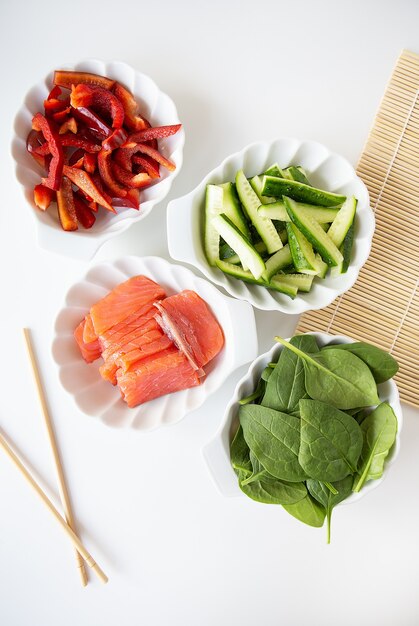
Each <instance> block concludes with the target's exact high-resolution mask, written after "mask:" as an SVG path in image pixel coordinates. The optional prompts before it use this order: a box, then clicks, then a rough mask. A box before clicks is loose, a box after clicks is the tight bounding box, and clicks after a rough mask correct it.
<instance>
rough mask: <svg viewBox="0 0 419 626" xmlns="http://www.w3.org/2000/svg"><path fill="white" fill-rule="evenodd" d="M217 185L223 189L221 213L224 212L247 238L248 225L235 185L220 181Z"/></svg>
mask: <svg viewBox="0 0 419 626" xmlns="http://www.w3.org/2000/svg"><path fill="white" fill-rule="evenodd" d="M218 187H221V189H222V190H223V213H225V214H226V215H227V217H229V218H230V219H231V221H232V222H233V224H235V225H236V226H237V228H238V229H239V230H240V231H241V232H242V233H243V235H244V236H245V237H247V238H248V239H249V237H250V232H249V227H248V225H247V221H246V218H245V216H244V213H243V210H242V207H241V204H240V200H239V197H238V195H237V191H236V185H235V184H234V183H222V184H221V185H218Z"/></svg>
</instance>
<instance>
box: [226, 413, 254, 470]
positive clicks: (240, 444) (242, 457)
mask: <svg viewBox="0 0 419 626" xmlns="http://www.w3.org/2000/svg"><path fill="white" fill-rule="evenodd" d="M249 453H250V450H249V446H248V445H247V443H246V441H245V438H244V437H243V429H242V427H241V426H240V424H239V427H238V428H237V431H236V434H235V435H234V437H233V441H232V442H231V444H230V461H231V465H232V466H233V469H234V471H235V472H236V474H237V475H238V473H239V472H242V473H243V474H245V475H246V476H250V475H251V473H252V463H251V461H250V456H249Z"/></svg>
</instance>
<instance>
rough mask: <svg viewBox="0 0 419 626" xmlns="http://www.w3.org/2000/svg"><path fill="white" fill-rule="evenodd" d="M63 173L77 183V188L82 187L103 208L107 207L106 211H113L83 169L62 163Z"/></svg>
mask: <svg viewBox="0 0 419 626" xmlns="http://www.w3.org/2000/svg"><path fill="white" fill-rule="evenodd" d="M64 174H65V176H67V177H68V178H69V179H70V180H71V182H73V183H74V184H75V185H77V187H79V189H82V190H83V191H84V193H86V194H87V195H88V196H89V197H90V198H91V199H92V200H94V201H95V202H97V203H98V204H100V205H101V206H103V207H105V209H108V211H111V212H112V213H115V209H114V208H113V206H112V205H110V204H109V202H107V201H106V199H105V198H104V197H103V196H102V194H101V193H100V191H99V189H98V188H97V187H96V185H95V183H94V182H93V180H92V178H91V177H90V174H88V173H87V172H85V171H84V170H79V169H77V168H76V167H70V166H68V165H64Z"/></svg>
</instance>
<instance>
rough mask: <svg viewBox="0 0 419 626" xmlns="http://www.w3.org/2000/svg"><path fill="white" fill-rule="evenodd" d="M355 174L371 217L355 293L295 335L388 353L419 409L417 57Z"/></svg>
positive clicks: (389, 94)
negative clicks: (311, 334)
mask: <svg viewBox="0 0 419 626" xmlns="http://www.w3.org/2000/svg"><path fill="white" fill-rule="evenodd" d="M357 173H358V175H359V176H360V178H362V180H363V181H364V183H365V184H366V185H367V187H368V190H369V193H370V199H371V207H372V209H373V210H374V212H375V219H376V230H375V234H374V238H373V241H372V249H371V254H370V257H369V259H368V261H367V263H366V264H365V266H364V267H363V268H362V270H361V272H360V274H359V277H358V280H357V282H356V283H355V285H354V286H353V287H352V289H350V290H349V291H348V292H346V293H345V294H343V295H342V296H340V297H339V298H337V299H336V300H335V301H334V302H333V303H332V304H331V305H330V306H328V307H327V308H325V309H322V310H320V311H310V312H308V313H305V314H304V315H302V317H301V318H300V320H299V323H298V326H297V332H307V331H310V330H317V331H323V332H328V333H331V334H339V333H341V334H345V335H348V336H350V337H353V338H354V339H358V340H362V341H369V342H371V343H374V344H376V345H378V346H380V347H382V348H383V349H384V350H387V351H388V352H391V354H392V355H393V356H394V358H395V359H397V361H398V363H399V365H400V371H399V372H398V374H397V376H396V377H395V380H396V382H397V385H398V387H399V391H400V396H401V399H402V400H403V401H404V402H406V403H407V404H411V405H412V406H415V407H419V289H418V284H419V278H418V277H419V55H417V54H414V53H412V52H409V51H408V50H404V51H403V52H402V53H401V55H400V57H399V59H398V61H397V64H396V67H395V69H394V71H393V74H392V76H391V79H390V82H389V84H388V86H387V89H386V92H385V94H384V97H383V100H382V102H381V105H380V108H379V110H378V113H377V116H376V118H375V121H374V125H373V127H372V130H371V131H370V134H369V136H368V139H367V142H366V145H365V147H364V150H363V152H362V154H361V157H360V159H359V162H358V166H357Z"/></svg>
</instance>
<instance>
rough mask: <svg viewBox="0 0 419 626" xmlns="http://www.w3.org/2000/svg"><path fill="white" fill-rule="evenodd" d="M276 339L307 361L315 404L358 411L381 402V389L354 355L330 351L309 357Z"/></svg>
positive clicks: (307, 377)
mask: <svg viewBox="0 0 419 626" xmlns="http://www.w3.org/2000/svg"><path fill="white" fill-rule="evenodd" d="M275 339H276V341H279V343H282V344H283V345H284V346H286V347H288V348H290V350H293V351H294V352H295V353H296V354H297V355H298V356H300V357H301V358H302V359H303V360H304V369H305V386H306V390H307V393H308V395H309V396H310V398H313V400H321V401H322V402H326V403H328V404H331V405H332V406H334V407H336V408H338V409H354V408H356V407H363V406H370V405H372V404H377V403H378V402H379V399H378V395H377V385H376V384H375V380H374V378H373V375H372V374H371V372H370V369H369V367H368V365H366V364H365V363H364V362H363V361H362V360H361V359H359V358H358V357H357V356H355V355H354V354H352V353H351V352H348V351H346V350H332V349H330V350H325V351H324V352H322V351H320V352H318V353H317V354H307V353H306V352H303V351H302V350H300V349H299V348H296V347H295V346H293V345H292V344H290V343H288V342H287V341H285V339H282V337H275Z"/></svg>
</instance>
